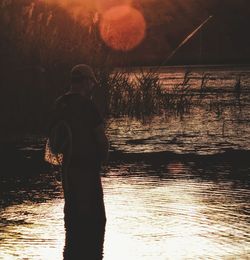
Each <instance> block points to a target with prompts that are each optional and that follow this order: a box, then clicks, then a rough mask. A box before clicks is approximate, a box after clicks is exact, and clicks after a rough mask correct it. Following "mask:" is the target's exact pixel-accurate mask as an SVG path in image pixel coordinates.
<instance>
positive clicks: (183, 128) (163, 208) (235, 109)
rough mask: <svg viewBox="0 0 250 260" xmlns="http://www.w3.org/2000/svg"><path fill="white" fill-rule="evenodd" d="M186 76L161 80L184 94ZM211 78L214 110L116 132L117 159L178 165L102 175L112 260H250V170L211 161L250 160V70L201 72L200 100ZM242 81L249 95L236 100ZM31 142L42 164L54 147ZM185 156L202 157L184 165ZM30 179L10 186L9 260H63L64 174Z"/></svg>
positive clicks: (25, 148)
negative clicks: (165, 155)
mask: <svg viewBox="0 0 250 260" xmlns="http://www.w3.org/2000/svg"><path fill="white" fill-rule="evenodd" d="M184 73H185V70H184V69H183V68H175V69H169V70H164V71H161V74H160V76H161V80H163V82H164V84H165V87H166V88H167V87H171V86H173V85H174V84H179V83H180V82H181V81H182V80H183V75H184ZM204 73H209V80H208V81H207V82H206V88H208V89H207V90H206V95H205V96H204V100H205V101H204V102H203V103H202V104H200V103H199V104H197V103H196V102H194V104H195V105H194V106H193V107H192V109H191V110H190V111H189V113H187V114H184V115H182V116H181V117H180V116H179V115H171V114H167V113H166V114H165V116H155V117H153V118H151V119H147V120H136V119H128V118H120V119H111V120H110V121H109V122H108V125H107V126H108V128H107V133H108V135H109V138H110V140H111V145H112V146H111V149H112V150H119V151H121V152H123V153H125V154H126V153H129V154H136V153H147V154H151V153H152V154H153V153H155V152H171V153H173V154H176V155H177V156H176V159H169V160H159V161H157V163H153V162H149V161H147V160H143V159H142V160H141V161H135V162H133V163H132V162H131V163H129V162H127V161H126V162H125V161H124V162H123V160H122V157H121V158H120V160H119V162H115V161H113V162H111V163H110V165H109V166H107V167H106V168H105V169H103V170H102V182H103V188H104V197H105V205H106V212H107V226H106V233H105V241H104V260H117V259H119V260H122V259H124V260H125V259H126V260H127V259H131V260H144V259H146V260H147V259H148V260H152V259H154V260H155V259H156V260H165V259H174V260H175V259H216V260H217V259H249V256H250V225H249V221H250V206H249V205H250V204H249V203H250V189H249V188H250V179H249V177H250V176H249V175H250V161H249V160H246V159H243V158H240V157H239V158H237V157H235V158H233V159H230V160H229V159H227V158H226V157H225V158H224V157H223V159H222V160H213V159H211V158H210V159H209V158H208V159H206V156H207V155H216V154H221V153H223V152H227V151H229V150H230V151H233V150H237V151H238V150H244V151H249V149H250V141H249V140H250V107H249V105H250V98H249V93H250V70H249V69H239V68H230V69H229V68H227V69H223V70H222V69H221V68H220V69H218V68H216V69H207V70H206V71H205V70H204V69H196V70H193V71H192V78H193V79H192V88H193V89H194V91H196V92H197V89H199V86H200V84H201V77H202V75H203V74H204ZM239 75H240V77H241V90H240V93H238V92H237V93H236V92H235V91H234V87H235V83H236V81H237V77H239ZM197 93H198V92H197ZM194 100H195V99H194ZM30 140H32V139H29V140H28V141H26V142H24V143H23V144H20V145H19V146H18V147H19V148H18V149H20V151H22V152H23V153H24V154H25V156H26V155H27V158H28V159H31V160H32V153H35V152H37V151H38V150H39V149H43V148H44V141H43V140H42V139H41V141H39V143H32V142H30ZM180 154H181V155H183V154H193V156H194V157H193V159H192V157H188V158H186V159H180V158H181V157H178V155H180ZM248 154H249V153H248ZM199 155H202V159H201V160H200V159H199V158H200V157H199ZM197 156H198V157H197ZM142 158H143V157H142ZM147 158H148V157H147ZM13 163H15V162H13ZM20 171H22V169H20ZM29 176H30V177H29V178H28V177H26V178H21V177H12V178H7V177H2V178H1V181H0V259H4V260H5V259H6V260H12V259H13V260H15V259H31V260H40V259H41V260H59V259H62V251H63V246H64V238H65V237H64V236H65V235H64V225H63V204H64V202H63V194H62V188H61V183H60V181H58V179H59V176H60V173H59V172H56V171H55V170H51V171H44V170H43V171H42V170H41V171H40V174H39V175H35V174H34V176H32V175H29Z"/></svg>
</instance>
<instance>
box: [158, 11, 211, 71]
mask: <svg viewBox="0 0 250 260" xmlns="http://www.w3.org/2000/svg"><path fill="white" fill-rule="evenodd" d="M212 18H213V16H212V15H210V16H209V17H208V18H206V19H205V20H204V21H203V22H202V23H201V24H200V25H199V26H198V27H196V28H195V29H194V30H193V31H192V32H191V33H190V34H189V35H188V36H187V37H186V38H185V39H184V40H183V41H182V42H181V43H180V44H179V45H178V46H177V47H176V48H175V49H174V50H173V51H172V52H171V53H170V55H168V56H167V58H166V59H164V60H163V62H162V63H161V64H160V65H158V66H157V67H156V69H155V72H157V71H158V70H159V69H160V68H161V67H162V66H164V65H165V64H166V63H167V62H169V60H170V59H171V58H172V57H173V56H174V55H175V54H176V53H177V52H178V50H179V49H180V48H181V47H182V46H183V45H185V44H186V43H187V42H188V41H189V40H190V39H192V38H193V36H194V35H195V34H196V33H197V32H199V31H200V30H201V29H202V27H204V26H205V25H206V24H207V23H208V22H209V21H210V20H211V19H212Z"/></svg>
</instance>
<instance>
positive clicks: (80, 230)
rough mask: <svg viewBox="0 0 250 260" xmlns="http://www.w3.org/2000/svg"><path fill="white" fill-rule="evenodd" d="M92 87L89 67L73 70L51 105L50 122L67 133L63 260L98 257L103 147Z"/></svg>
mask: <svg viewBox="0 0 250 260" xmlns="http://www.w3.org/2000/svg"><path fill="white" fill-rule="evenodd" d="M96 83H97V81H96V78H95V75H94V73H93V71H92V69H91V68H90V67H89V66H87V65H83V64H80V65H77V66H75V67H74V68H73V69H72V71H71V89H70V91H69V92H67V93H66V94H64V95H63V96H61V97H59V98H58V99H57V100H56V105H55V118H56V119H55V120H57V121H58V120H61V119H62V120H64V121H65V122H66V123H67V126H68V128H69V131H70V144H69V145H68V146H67V149H66V152H65V153H64V160H63V189H64V197H65V206H64V220H65V231H66V240H65V248H64V259H65V260H68V259H70V260H77V259H81V260H82V259H86V260H92V259H93V260H97V259H102V250H103V241H104V232H105V224H106V215H105V208H104V201H103V190H102V184H101V178H100V168H101V164H102V162H104V161H105V160H106V159H107V155H108V146H109V145H108V139H107V137H106V135H105V132H104V124H103V123H104V122H103V119H102V117H101V116H100V114H99V112H98V110H97V109H96V107H95V105H94V104H93V102H92V101H91V93H92V90H93V88H94V86H95V85H96Z"/></svg>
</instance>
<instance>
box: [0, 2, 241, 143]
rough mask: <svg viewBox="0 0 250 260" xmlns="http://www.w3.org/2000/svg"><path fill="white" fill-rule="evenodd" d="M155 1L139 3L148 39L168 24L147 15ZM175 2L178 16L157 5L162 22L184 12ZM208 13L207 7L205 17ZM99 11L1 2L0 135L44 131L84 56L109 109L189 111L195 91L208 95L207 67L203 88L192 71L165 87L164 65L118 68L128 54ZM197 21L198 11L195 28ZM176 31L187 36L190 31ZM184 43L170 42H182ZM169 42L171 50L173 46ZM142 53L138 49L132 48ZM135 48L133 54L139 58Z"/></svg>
mask: <svg viewBox="0 0 250 260" xmlns="http://www.w3.org/2000/svg"><path fill="white" fill-rule="evenodd" d="M150 3H151V2H150V1H148V2H145V3H144V4H142V3H141V4H139V3H138V4H137V5H138V6H136V7H137V8H141V10H142V11H143V13H144V14H145V17H147V23H148V25H149V26H150V28H151V29H150V30H148V38H147V40H149V42H150V41H151V43H156V42H157V41H159V39H156V37H153V35H152V30H153V31H155V33H157V35H158V34H159V30H160V27H161V26H163V25H164V23H163V24H158V25H157V24H154V17H153V16H150V15H149V14H148V15H147V12H148V11H149V9H148V6H149V5H150ZM170 3H171V1H170V2H169V4H168V5H169V6H168V7H169V9H168V11H169V12H170V13H171V12H172V13H171V15H172V16H171V17H170V16H167V15H166V16H163V14H162V13H161V9H160V8H156V10H157V12H156V13H157V14H161V15H162V16H159V17H160V20H161V21H162V22H163V21H165V20H166V21H167V20H169V19H170V20H169V22H170V24H171V23H173V21H174V20H173V16H174V12H175V11H176V12H177V11H178V10H175V9H176V8H177V7H174V6H178V5H174V4H170ZM206 15H207V14H205V13H204V17H205V16H206ZM94 17H95V13H94V12H93V10H89V12H87V13H86V15H85V17H84V23H81V22H79V20H75V19H73V18H72V17H71V16H70V15H69V14H68V13H67V12H66V10H64V9H62V8H60V7H59V6H57V5H51V4H50V5H46V1H36V2H34V1H32V0H10V1H6V0H4V1H2V2H1V4H0V57H1V58H0V68H1V70H0V82H1V85H0V88H1V101H0V106H1V109H0V116H1V120H0V129H1V131H0V132H1V136H2V140H1V141H4V140H9V137H10V136H13V134H14V135H17V134H18V135H22V134H27V133H29V134H30V133H34V134H37V133H39V134H43V133H44V132H45V130H46V122H47V121H48V117H49V113H50V110H51V106H52V104H53V101H54V100H55V98H56V97H57V96H59V95H61V94H62V93H63V92H65V91H66V90H67V89H68V87H69V71H70V69H71V67H72V66H73V65H75V64H77V63H87V64H90V65H91V66H93V67H94V68H95V70H96V74H97V75H98V78H99V80H100V87H99V89H98V90H97V91H96V93H95V100H96V102H97V103H98V105H99V107H100V110H101V111H102V112H103V114H105V115H106V116H113V117H118V116H124V115H128V116H132V117H137V118H143V117H147V116H151V115H154V114H159V113H166V112H170V113H174V114H176V115H177V116H182V115H183V114H184V113H188V112H189V111H190V109H191V104H192V102H193V101H194V97H195V95H196V96H197V95H199V97H200V99H199V102H202V100H203V98H204V96H205V95H206V82H207V80H208V79H209V75H207V74H204V76H203V77H202V79H201V86H200V89H199V90H198V93H194V92H193V91H192V90H191V88H190V86H191V84H190V79H191V76H190V72H189V71H187V72H186V73H185V75H184V77H183V82H182V83H180V84H178V85H176V86H174V87H173V89H172V90H168V91H163V89H162V87H161V82H160V79H159V74H158V73H157V71H153V70H152V71H143V70H142V71H140V72H139V73H137V74H136V75H135V76H134V77H132V78H131V77H130V76H129V74H128V73H127V72H126V71H125V72H122V71H119V70H114V68H115V66H116V65H119V66H121V65H128V64H129V63H128V61H126V59H127V58H128V57H127V56H126V54H124V53H115V54H114V53H112V51H111V50H110V49H108V48H107V47H106V46H105V45H104V44H103V42H102V41H101V39H100V36H99V32H98V21H95V19H94ZM164 19H165V20H164ZM177 20H178V19H177ZM196 20H197V21H196ZM198 20H199V19H198V17H196V18H195V21H193V24H192V28H193V26H194V25H197V23H198ZM177 24H178V23H177ZM179 27H181V24H179ZM179 27H178V28H179ZM171 28H172V27H171ZM169 30H170V27H169V28H168V33H169V35H171V31H169ZM183 30H184V29H183ZM186 31H187V32H189V30H186ZM177 32H178V33H179V34H180V35H182V34H183V36H184V35H185V33H184V31H183V32H182V33H181V32H180V30H177ZM159 35H160V34H159ZM177 43H178V41H176V42H173V43H171V44H170V45H172V46H176V44H177ZM170 45H169V49H167V51H171V50H172V48H170ZM156 46H157V45H156ZM143 48H147V43H146V42H144V43H143V44H142V49H140V50H137V51H138V53H140V51H141V50H143V52H144V53H146V54H147V53H148V52H146V51H145V50H144V49H143ZM138 53H137V54H136V53H135V52H134V51H132V52H131V53H130V54H129V55H132V56H133V55H134V54H136V55H138ZM136 55H135V56H134V57H136V58H138V57H139V56H136ZM118 57H119V58H118ZM136 58H135V59H136ZM118 61H119V62H118ZM238 86H240V82H239V84H238V85H236V86H235V92H236V93H240V87H238ZM196 100H197V99H196ZM223 106H224V104H222V103H221V102H220V101H218V102H217V103H216V102H213V103H211V106H210V109H212V110H214V111H217V112H216V113H217V114H218V115H219V116H220V115H221V114H222V110H223Z"/></svg>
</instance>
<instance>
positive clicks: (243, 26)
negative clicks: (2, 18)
mask: <svg viewBox="0 0 250 260" xmlns="http://www.w3.org/2000/svg"><path fill="white" fill-rule="evenodd" d="M7 2H8V1H4V2H3V3H2V6H4V5H7V4H6V3H7ZM12 2H13V3H14V2H15V3H16V5H17V6H18V5H21V4H23V5H24V6H25V5H26V6H28V7H29V9H27V10H28V11H27V15H28V16H29V17H31V18H32V15H33V16H34V13H35V12H36V11H34V10H35V8H36V6H38V5H46V6H48V8H52V7H55V6H57V7H59V8H61V10H64V12H65V13H67V14H68V16H69V17H71V19H73V20H77V21H78V22H79V23H80V24H81V25H82V26H86V27H89V28H90V27H91V26H90V24H91V23H92V24H98V27H99V32H98V33H99V35H100V38H101V39H102V41H103V43H104V44H105V45H106V47H107V51H109V52H110V53H111V55H112V58H113V60H114V61H115V62H116V61H117V62H118V63H119V60H120V58H121V56H122V57H123V59H125V60H126V62H125V63H129V64H130V65H150V64H161V63H162V61H163V60H164V59H165V58H166V57H167V56H168V55H170V54H171V52H172V51H173V50H174V49H175V48H176V47H177V46H178V45H179V44H180V43H181V42H182V41H183V40H184V39H185V38H186V37H187V36H188V35H189V34H190V33H191V32H192V31H193V30H195V28H197V27H198V26H199V25H200V24H201V23H202V22H203V21H204V20H206V19H207V18H208V17H209V16H210V15H213V19H211V21H209V23H207V24H206V25H205V26H204V27H203V28H202V30H201V31H199V32H198V33H197V34H195V35H194V36H193V37H192V38H191V40H189V41H188V42H187V43H186V44H185V45H184V46H183V47H182V48H180V50H179V51H178V52H177V53H176V55H174V56H173V58H172V59H171V60H170V61H169V64H203V63H204V64H208V63H210V64H214V63H216V64H218V63H249V62H250V48H249V46H250V34H249V33H248V32H249V29H248V26H249V24H250V2H249V1H247V0H237V1H236V0H209V1H207V0H138V1H135V0H122V1H118V0H108V1H104V0H93V1H91V0H63V1H59V0H36V1H33V0H28V1H16V0H13V1H12ZM32 8H33V9H32ZM18 15H19V14H18ZM12 16H13V15H12ZM37 16H38V18H36V20H37V19H39V14H37ZM9 19H10V18H9ZM33 19H34V18H33ZM49 19H50V20H49ZM55 20H56V21H57V23H58V21H59V20H60V17H57V18H55V16H48V19H47V23H49V22H51V21H52V22H51V23H52V24H53V22H54V23H55ZM59 23H61V27H62V28H61V29H62V31H63V30H64V27H63V26H64V25H63V22H60V21H59ZM10 30H11V29H10ZM90 30H91V28H90ZM48 36H50V35H48ZM64 37H68V38H72V36H70V35H68V34H67V32H66V31H65V35H64ZM73 37H76V41H77V37H78V35H73ZM70 40H71V39H70ZM86 40H87V39H86V38H85V41H86ZM63 44H64V43H62V45H63ZM60 47H61V46H60ZM124 52H125V54H124ZM124 57H125V58H124Z"/></svg>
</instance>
